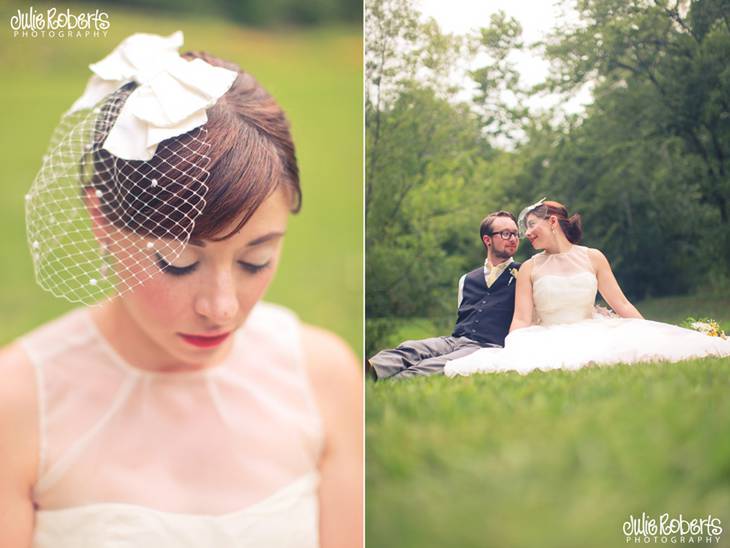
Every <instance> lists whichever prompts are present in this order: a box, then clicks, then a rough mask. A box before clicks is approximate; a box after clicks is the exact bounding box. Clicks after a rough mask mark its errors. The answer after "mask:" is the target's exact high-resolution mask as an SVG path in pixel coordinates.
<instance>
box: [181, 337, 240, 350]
mask: <svg viewBox="0 0 730 548" xmlns="http://www.w3.org/2000/svg"><path fill="white" fill-rule="evenodd" d="M178 335H179V336H180V338H181V339H182V340H184V341H185V342H186V343H188V344H190V345H192V346H197V347H198V348H214V347H216V346H218V345H220V344H221V343H222V342H223V341H225V340H226V339H227V338H228V335H230V333H223V334H222V335H215V336H213V337H208V336H203V335H186V334H184V333H178Z"/></svg>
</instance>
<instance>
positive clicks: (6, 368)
mask: <svg viewBox="0 0 730 548" xmlns="http://www.w3.org/2000/svg"><path fill="white" fill-rule="evenodd" d="M37 429H38V396H37V390H36V378H35V373H34V371H33V367H32V365H31V363H30V359H29V357H28V355H27V354H26V353H25V351H24V350H23V349H22V347H21V346H20V345H19V344H18V343H13V344H11V345H10V346H8V347H6V348H3V349H1V350H0V447H3V448H5V449H4V450H0V455H2V456H0V462H2V467H5V468H9V469H12V470H14V471H15V472H16V473H17V474H20V475H21V476H24V477H25V478H26V479H27V480H28V481H29V482H32V481H33V480H34V474H35V470H36V464H37V454H38V452H37V451H36V448H37V447H38V430H37ZM8 449H9V450H8Z"/></svg>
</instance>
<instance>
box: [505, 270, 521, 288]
mask: <svg viewBox="0 0 730 548" xmlns="http://www.w3.org/2000/svg"><path fill="white" fill-rule="evenodd" d="M509 273H510V274H511V275H512V277H511V278H510V279H509V281H508V282H507V285H510V284H511V283H512V280H516V279H517V275H518V274H519V273H520V271H519V269H518V268H517V267H516V266H513V267H512V268H510V269H509Z"/></svg>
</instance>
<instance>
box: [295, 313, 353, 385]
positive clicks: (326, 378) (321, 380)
mask: <svg viewBox="0 0 730 548" xmlns="http://www.w3.org/2000/svg"><path fill="white" fill-rule="evenodd" d="M302 345H303V347H304V354H305V357H306V361H307V369H308V371H309V375H310V377H311V379H312V382H313V384H314V387H315V390H318V389H321V388H328V387H331V386H338V387H339V389H345V390H354V389H359V387H360V385H361V382H362V369H361V367H360V366H359V364H358V362H357V358H356V357H355V354H354V353H353V351H352V349H350V347H349V346H348V345H347V343H346V342H345V341H344V340H342V339H341V338H340V337H339V336H337V335H335V334H334V333H332V332H331V331H328V330H327V329H323V328H321V327H316V326H313V325H309V324H302Z"/></svg>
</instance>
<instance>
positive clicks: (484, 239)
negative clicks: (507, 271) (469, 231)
mask: <svg viewBox="0 0 730 548" xmlns="http://www.w3.org/2000/svg"><path fill="white" fill-rule="evenodd" d="M482 243H484V245H485V246H486V247H489V246H490V245H491V244H492V240H491V238H490V237H489V236H487V235H486V234H485V235H484V236H482Z"/></svg>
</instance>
